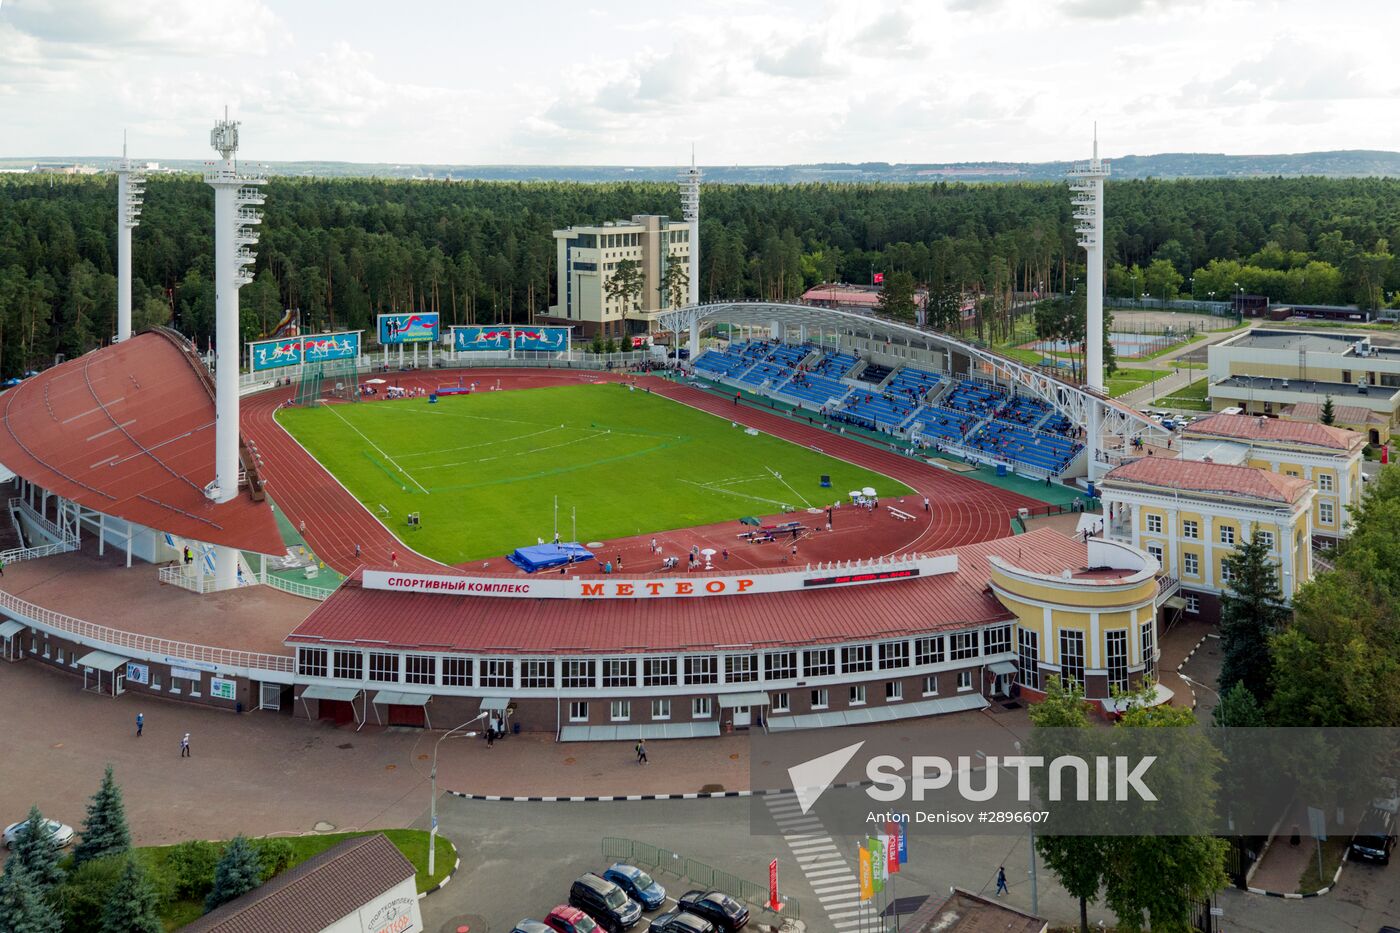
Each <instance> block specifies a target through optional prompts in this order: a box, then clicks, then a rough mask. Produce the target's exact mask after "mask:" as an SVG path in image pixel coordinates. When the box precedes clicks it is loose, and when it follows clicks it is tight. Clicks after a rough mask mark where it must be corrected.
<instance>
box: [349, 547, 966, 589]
mask: <svg viewBox="0 0 1400 933" xmlns="http://www.w3.org/2000/svg"><path fill="white" fill-rule="evenodd" d="M957 569H958V558H957V555H956V554H947V555H943V556H940V557H920V558H915V559H912V560H908V561H903V562H899V563H889V564H879V563H875V564H869V565H865V566H861V567H850V568H844V567H843V568H842V569H841V571H840V572H833V570H832V569H831V568H813V569H810V570H796V571H788V572H786V573H756V574H753V575H752V576H743V575H737V576H736V575H725V576H708V575H700V574H694V575H688V576H685V577H662V578H659V579H648V578H646V577H635V578H628V579H617V578H613V577H608V576H604V577H588V578H581V577H574V578H572V579H563V580H561V579H557V578H555V579H546V578H531V577H468V576H453V575H450V574H430V573H404V572H402V571H398V570H366V571H365V572H364V576H363V578H362V585H363V586H364V588H365V589H368V590H391V591H394V592H399V593H436V594H439V595H443V596H495V597H506V598H518V599H652V598H666V597H686V596H743V595H747V594H752V593H783V592H791V591H793V590H802V589H810V588H811V587H813V586H861V585H866V584H873V583H889V582H894V581H898V580H910V579H916V578H918V577H926V576H936V575H939V574H945V573H956V572H957Z"/></svg>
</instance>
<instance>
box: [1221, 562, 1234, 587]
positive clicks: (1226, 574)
mask: <svg viewBox="0 0 1400 933" xmlns="http://www.w3.org/2000/svg"><path fill="white" fill-rule="evenodd" d="M1234 578H1235V574H1234V573H1233V572H1232V571H1231V570H1230V558H1228V557H1222V558H1220V582H1221V583H1229V582H1230V581H1231V580H1233V579H1234Z"/></svg>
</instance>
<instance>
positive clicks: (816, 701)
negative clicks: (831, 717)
mask: <svg viewBox="0 0 1400 933" xmlns="http://www.w3.org/2000/svg"><path fill="white" fill-rule="evenodd" d="M830 699H831V698H830V696H829V695H828V694H827V692H826V688H825V687H822V688H821V689H820V690H813V691H812V709H826V708H827V706H829V705H830Z"/></svg>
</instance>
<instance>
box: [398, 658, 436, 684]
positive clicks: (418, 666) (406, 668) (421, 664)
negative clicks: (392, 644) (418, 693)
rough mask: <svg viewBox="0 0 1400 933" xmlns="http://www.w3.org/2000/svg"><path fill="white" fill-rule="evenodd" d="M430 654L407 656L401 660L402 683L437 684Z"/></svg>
mask: <svg viewBox="0 0 1400 933" xmlns="http://www.w3.org/2000/svg"><path fill="white" fill-rule="evenodd" d="M433 661H434V658H433V656H432V655H431V654H407V655H404V659H403V682H404V683H406V684H432V683H437V677H436V676H434V674H435V672H434V671H433V666H434V665H433Z"/></svg>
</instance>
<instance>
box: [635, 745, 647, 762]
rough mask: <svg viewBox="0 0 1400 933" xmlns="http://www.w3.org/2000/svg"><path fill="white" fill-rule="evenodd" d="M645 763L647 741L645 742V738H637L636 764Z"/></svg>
mask: <svg viewBox="0 0 1400 933" xmlns="http://www.w3.org/2000/svg"><path fill="white" fill-rule="evenodd" d="M646 763H647V743H646V740H645V739H638V740H637V764H639V765H644V764H646Z"/></svg>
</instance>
